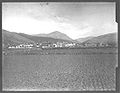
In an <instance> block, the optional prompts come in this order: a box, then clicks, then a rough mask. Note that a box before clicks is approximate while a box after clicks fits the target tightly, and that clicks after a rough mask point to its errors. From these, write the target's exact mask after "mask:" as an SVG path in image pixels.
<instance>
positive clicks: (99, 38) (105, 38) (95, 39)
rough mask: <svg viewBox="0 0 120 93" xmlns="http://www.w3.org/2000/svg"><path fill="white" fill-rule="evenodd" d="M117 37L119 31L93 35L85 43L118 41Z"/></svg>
mask: <svg viewBox="0 0 120 93" xmlns="http://www.w3.org/2000/svg"><path fill="white" fill-rule="evenodd" d="M117 38H118V36H117V33H109V34H104V35H100V36H97V37H93V38H91V39H88V40H86V41H85V42H84V43H117V41H118V40H117Z"/></svg>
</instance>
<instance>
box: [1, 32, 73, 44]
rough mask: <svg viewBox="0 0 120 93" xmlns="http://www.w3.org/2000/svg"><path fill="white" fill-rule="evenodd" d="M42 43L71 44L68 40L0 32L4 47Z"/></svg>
mask: <svg viewBox="0 0 120 93" xmlns="http://www.w3.org/2000/svg"><path fill="white" fill-rule="evenodd" d="M43 42H50V43H54V42H72V41H69V40H62V39H54V38H51V37H39V36H32V35H27V34H24V33H16V32H9V31H7V30H2V43H3V44H4V45H5V46H8V45H10V44H11V45H13V44H14V45H17V44H21V43H43Z"/></svg>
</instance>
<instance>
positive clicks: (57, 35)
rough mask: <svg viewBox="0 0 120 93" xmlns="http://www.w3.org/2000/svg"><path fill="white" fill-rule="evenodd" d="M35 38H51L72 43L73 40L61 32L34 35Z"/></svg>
mask: <svg viewBox="0 0 120 93" xmlns="http://www.w3.org/2000/svg"><path fill="white" fill-rule="evenodd" d="M33 36H39V37H51V38H55V39H63V40H69V41H72V39H71V38H70V37H69V36H67V35H66V34H64V33H61V32H59V31H54V32H52V33H49V34H37V35H33Z"/></svg>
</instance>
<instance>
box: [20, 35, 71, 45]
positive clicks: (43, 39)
mask: <svg viewBox="0 0 120 93" xmlns="http://www.w3.org/2000/svg"><path fill="white" fill-rule="evenodd" d="M18 34H19V35H21V36H23V37H25V38H28V39H30V40H32V41H34V42H36V43H42V42H51V43H54V42H63V41H64V42H72V41H69V40H62V39H54V38H51V37H40V36H33V35H27V34H23V33H18Z"/></svg>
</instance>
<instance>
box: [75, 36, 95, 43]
mask: <svg viewBox="0 0 120 93" xmlns="http://www.w3.org/2000/svg"><path fill="white" fill-rule="evenodd" d="M92 38H93V37H85V38H78V39H76V41H78V42H80V43H82V42H85V41H87V40H89V39H92Z"/></svg>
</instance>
